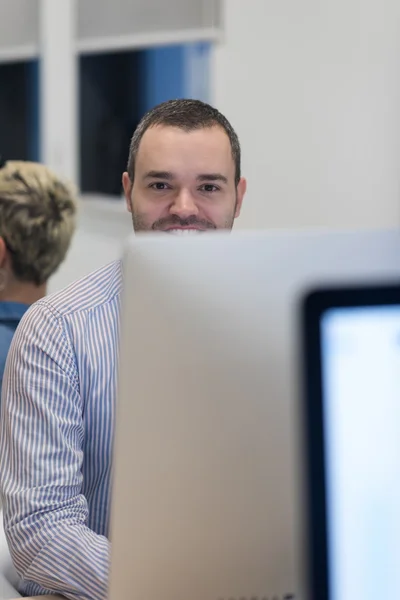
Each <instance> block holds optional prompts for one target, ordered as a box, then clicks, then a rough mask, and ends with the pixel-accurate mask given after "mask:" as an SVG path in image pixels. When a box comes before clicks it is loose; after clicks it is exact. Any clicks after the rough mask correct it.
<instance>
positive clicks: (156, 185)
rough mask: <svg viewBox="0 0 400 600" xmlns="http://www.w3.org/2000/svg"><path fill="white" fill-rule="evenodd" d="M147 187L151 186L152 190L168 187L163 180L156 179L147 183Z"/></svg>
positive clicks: (161, 189)
mask: <svg viewBox="0 0 400 600" xmlns="http://www.w3.org/2000/svg"><path fill="white" fill-rule="evenodd" d="M149 187H150V188H152V189H153V190H159V191H163V190H167V189H169V186H168V184H167V183H164V182H163V181H156V182H155V183H151V184H150V185H149Z"/></svg>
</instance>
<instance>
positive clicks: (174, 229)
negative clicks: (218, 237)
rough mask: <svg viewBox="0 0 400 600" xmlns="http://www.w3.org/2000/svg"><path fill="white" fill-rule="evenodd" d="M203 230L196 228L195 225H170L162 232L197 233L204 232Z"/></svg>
mask: <svg viewBox="0 0 400 600" xmlns="http://www.w3.org/2000/svg"><path fill="white" fill-rule="evenodd" d="M204 231H205V230H204V229H197V228H196V227H171V229H165V230H164V233H170V234H172V235H197V234H199V233H204Z"/></svg>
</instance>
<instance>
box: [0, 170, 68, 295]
mask: <svg viewBox="0 0 400 600" xmlns="http://www.w3.org/2000/svg"><path fill="white" fill-rule="evenodd" d="M76 213H77V200H76V193H75V190H74V188H73V187H72V186H71V185H70V184H69V183H67V182H66V181H63V180H62V179H61V178H59V177H57V175H55V174H54V173H53V172H52V171H51V170H50V169H48V168H47V167H45V166H44V165H42V164H39V163H33V162H23V161H9V162H6V163H4V164H3V166H0V237H1V238H3V240H4V243H5V245H6V247H7V249H8V251H9V253H10V258H11V265H12V269H13V272H14V276H15V277H16V278H17V279H18V280H20V281H26V282H31V283H34V284H36V285H38V286H39V285H42V284H43V283H46V282H47V280H48V279H49V278H50V276H51V275H53V273H54V272H55V271H56V270H57V269H58V267H59V266H60V264H61V263H62V261H63V260H64V258H65V255H66V253H67V251H68V248H69V245H70V242H71V239H72V236H73V233H74V230H75V225H76Z"/></svg>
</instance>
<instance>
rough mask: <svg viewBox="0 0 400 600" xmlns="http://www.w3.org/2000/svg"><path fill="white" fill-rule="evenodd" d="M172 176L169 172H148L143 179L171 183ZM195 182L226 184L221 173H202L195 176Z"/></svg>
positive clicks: (225, 178) (226, 181)
mask: <svg viewBox="0 0 400 600" xmlns="http://www.w3.org/2000/svg"><path fill="white" fill-rule="evenodd" d="M174 177H175V176H174V174H173V173H171V172H170V171H148V172H147V173H146V174H145V175H144V179H163V180H167V181H171V180H172V179H174ZM196 179H197V181H202V182H205V181H221V182H222V183H228V179H227V177H225V175H222V174H221V173H202V174H201V175H198V176H197V178H196Z"/></svg>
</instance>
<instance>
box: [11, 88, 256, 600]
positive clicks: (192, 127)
mask: <svg viewBox="0 0 400 600" xmlns="http://www.w3.org/2000/svg"><path fill="white" fill-rule="evenodd" d="M123 186H124V191H125V196H126V202H127V207H128V210H129V211H130V212H131V213H132V220H133V225H134V229H135V231H137V232H141V231H163V232H166V233H173V234H186V235H187V234H190V233H200V232H205V231H210V230H215V229H230V228H231V227H232V225H233V222H234V219H235V218H236V217H237V216H238V215H239V213H240V209H241V205H242V200H243V196H244V194H245V190H246V182H245V180H244V179H242V178H241V176H240V146H239V141H238V138H237V136H236V134H235V132H234V130H233V129H232V127H231V126H230V124H229V123H228V121H227V120H226V119H225V117H223V116H222V115H221V114H220V113H219V112H218V111H217V110H215V109H213V108H212V107H210V106H209V105H207V104H204V103H202V102H199V101H194V100H175V101H171V102H167V103H164V104H162V105H160V106H158V107H156V108H155V109H153V110H152V111H150V112H149V113H148V114H147V115H145V117H144V118H143V119H142V121H141V122H140V124H139V126H138V128H137V129H136V131H135V133H134V135H133V138H132V142H131V147H130V153H129V161H128V171H127V173H124V175H123ZM120 294H121V265H120V263H119V262H116V263H112V264H111V265H108V266H106V267H104V268H102V269H100V270H99V271H97V272H95V273H93V274H92V275H89V276H88V277H86V278H84V279H83V280H81V281H79V282H77V283H75V284H73V285H72V286H70V287H69V288H67V289H66V290H64V291H62V292H60V293H58V294H55V295H53V296H50V297H48V298H47V299H43V300H41V301H40V302H38V303H36V304H35V305H34V306H33V307H32V308H31V309H30V310H29V311H28V313H27V314H26V315H25V317H24V319H23V321H22V322H21V325H20V327H19V328H18V330H17V332H16V334H15V337H14V341H13V344H12V347H11V350H10V354H9V358H8V361H7V366H6V372H5V381H4V387H3V399H2V413H1V417H0V465H1V492H2V497H3V502H4V518H5V529H6V535H7V538H8V542H9V545H10V550H11V553H12V557H13V560H14V563H15V565H16V567H17V570H18V572H19V573H20V575H21V577H22V583H21V591H22V593H24V594H28V595H35V594H43V593H49V592H58V593H61V594H63V595H65V596H67V597H69V598H74V599H76V598H79V599H89V598H91V599H104V598H105V597H106V594H107V579H108V566H109V551H110V542H109V540H108V532H109V516H110V513H109V510H110V474H111V455H112V442H113V434H114V418H115V402H116V398H115V395H116V393H115V386H116V365H117V358H118V356H117V352H118V338H119V307H120Z"/></svg>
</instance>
